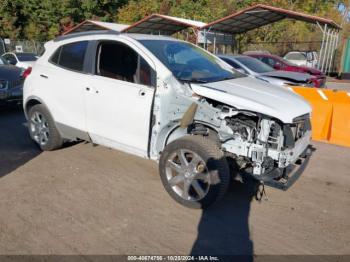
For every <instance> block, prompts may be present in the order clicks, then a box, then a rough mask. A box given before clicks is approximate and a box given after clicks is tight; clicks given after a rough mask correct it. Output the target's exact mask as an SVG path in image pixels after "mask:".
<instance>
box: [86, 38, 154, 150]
mask: <svg viewBox="0 0 350 262" xmlns="http://www.w3.org/2000/svg"><path fill="white" fill-rule="evenodd" d="M153 72H154V70H153V69H152V68H151V67H150V65H149V63H147V62H146V60H145V59H143V58H142V57H141V56H140V55H139V54H138V53H137V52H136V51H135V50H134V49H132V48H130V47H129V46H128V45H126V44H124V43H121V42H116V41H102V42H100V43H99V45H98V49H97V58H96V74H95V75H94V76H91V82H90V83H91V84H90V85H89V86H87V87H86V118H87V120H86V121H87V128H88V132H89V134H90V137H91V139H92V140H93V142H95V143H97V144H101V145H105V146H108V147H112V148H115V149H120V150H123V151H127V152H131V153H133V154H137V155H140V156H144V157H145V156H147V149H148V139H149V129H150V119H151V110H152V101H153V96H154V92H155V88H154V86H155V84H154V83H152V82H153V79H154V77H153V74H154V73H153Z"/></svg>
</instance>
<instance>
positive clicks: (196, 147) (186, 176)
mask: <svg viewBox="0 0 350 262" xmlns="http://www.w3.org/2000/svg"><path fill="white" fill-rule="evenodd" d="M159 171H160V176H161V180H162V183H163V185H164V187H165V189H166V190H167V192H168V193H169V194H170V196H171V197H172V198H173V199H174V200H176V201H177V202H178V203H180V204H182V205H184V206H187V207H191V208H206V207H208V206H210V205H211V204H213V203H214V202H216V201H217V200H219V199H220V198H221V197H222V196H223V195H224V194H225V192H226V191H227V188H228V185H229V181H230V173H229V167H228V164H227V161H226V159H225V156H224V154H223V152H222V151H221V150H220V149H219V147H218V146H217V144H216V143H215V142H214V141H212V140H209V139H208V138H205V137H202V136H186V137H184V138H180V139H178V140H175V141H173V142H172V143H170V144H169V145H167V146H166V148H165V149H164V151H163V153H162V155H161V158H160V163H159Z"/></svg>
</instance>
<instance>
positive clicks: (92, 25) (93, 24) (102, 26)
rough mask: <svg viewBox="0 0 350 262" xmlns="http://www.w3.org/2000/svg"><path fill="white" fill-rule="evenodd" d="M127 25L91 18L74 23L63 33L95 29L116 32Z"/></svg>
mask: <svg viewBox="0 0 350 262" xmlns="http://www.w3.org/2000/svg"><path fill="white" fill-rule="evenodd" d="M128 26H129V25H125V24H116V23H108V22H100V21H93V20H85V21H83V22H82V23H80V24H78V25H76V26H75V27H73V28H72V29H70V30H68V31H66V32H64V33H63V34H64V35H67V34H71V33H78V32H86V31H96V30H112V31H116V32H121V31H122V30H123V29H125V28H127V27H128Z"/></svg>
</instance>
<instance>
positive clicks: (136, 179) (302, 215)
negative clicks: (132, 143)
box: [0, 111, 350, 255]
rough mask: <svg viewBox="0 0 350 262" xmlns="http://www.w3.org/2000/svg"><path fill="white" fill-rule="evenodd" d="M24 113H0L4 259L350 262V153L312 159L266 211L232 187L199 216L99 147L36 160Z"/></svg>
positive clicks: (320, 148)
mask: <svg viewBox="0 0 350 262" xmlns="http://www.w3.org/2000/svg"><path fill="white" fill-rule="evenodd" d="M23 123H24V117H23V115H22V113H21V112H20V111H5V112H4V111H2V112H1V113H0V199H1V201H0V254H183V255H184V254H190V253H206V254H350V219H349V216H350V149H349V148H344V147H338V146H333V145H328V144H323V143H314V146H315V148H316V151H315V152H314V154H313V157H312V158H311V161H310V163H309V165H308V167H307V169H306V171H305V173H304V174H303V175H302V177H301V178H300V179H299V180H298V181H297V183H296V184H295V185H294V186H293V187H292V188H291V189H289V190H288V191H287V192H283V191H279V190H276V189H271V188H268V189H267V194H268V197H269V200H268V201H263V202H261V203H259V202H257V201H256V200H253V198H252V194H251V190H249V189H248V188H247V187H245V186H244V185H241V184H233V185H232V186H231V189H230V192H229V194H228V195H227V196H226V197H225V199H224V200H223V201H222V202H220V203H219V204H217V205H215V206H213V207H212V208H210V209H208V210H206V211H204V212H202V211H200V210H191V209H187V208H184V207H181V206H180V205H178V204H177V203H175V202H174V201H173V200H172V199H171V198H170V197H169V196H168V195H167V193H166V192H165V190H164V189H163V187H162V185H161V182H160V179H159V176H158V172H157V167H156V165H155V164H154V163H152V162H150V161H147V160H144V159H140V158H137V157H134V156H131V155H128V154H124V153H121V152H118V151H113V150H110V149H107V148H104V147H101V146H97V147H93V146H92V145H91V144H84V143H80V144H75V145H69V146H67V147H66V148H64V149H62V150H58V151H55V152H45V153H40V152H39V151H38V150H37V149H36V147H35V145H33V144H32V142H31V141H30V140H29V138H28V135H27V132H26V129H25V126H24V124H23Z"/></svg>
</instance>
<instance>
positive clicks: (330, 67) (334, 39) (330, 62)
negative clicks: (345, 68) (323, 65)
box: [328, 31, 337, 72]
mask: <svg viewBox="0 0 350 262" xmlns="http://www.w3.org/2000/svg"><path fill="white" fill-rule="evenodd" d="M336 39H337V31H334V34H333V39H332V48H331V53H330V59H329V63H328V71H329V72H332V65H333V56H334V52H335V49H336V48H335V47H336V46H335V44H336Z"/></svg>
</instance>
